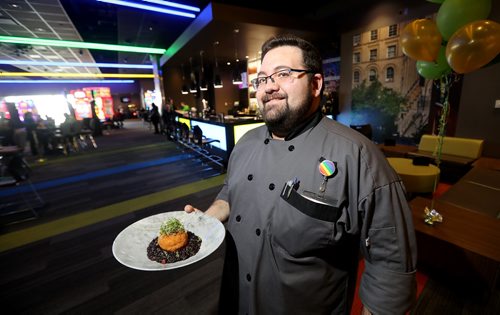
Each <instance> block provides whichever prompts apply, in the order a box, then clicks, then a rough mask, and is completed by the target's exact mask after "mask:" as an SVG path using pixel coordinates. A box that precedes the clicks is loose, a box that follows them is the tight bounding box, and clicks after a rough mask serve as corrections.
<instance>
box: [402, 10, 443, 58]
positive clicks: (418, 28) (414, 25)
mask: <svg viewBox="0 0 500 315" xmlns="http://www.w3.org/2000/svg"><path fill="white" fill-rule="evenodd" d="M400 41H401V50H402V51H403V53H404V54H405V55H407V56H408V57H410V58H413V59H415V60H424V61H434V60H436V58H437V56H438V54H439V47H441V35H440V34H439V30H438V28H437V26H436V23H435V22H434V21H432V20H430V19H419V20H415V21H413V22H411V23H410V24H408V25H406V26H405V27H404V28H403V30H402V31H401V35H400Z"/></svg>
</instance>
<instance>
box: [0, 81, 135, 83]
mask: <svg viewBox="0 0 500 315" xmlns="http://www.w3.org/2000/svg"><path fill="white" fill-rule="evenodd" d="M134 82H135V81H134V80H0V84H29V83H106V84H116V83H134Z"/></svg>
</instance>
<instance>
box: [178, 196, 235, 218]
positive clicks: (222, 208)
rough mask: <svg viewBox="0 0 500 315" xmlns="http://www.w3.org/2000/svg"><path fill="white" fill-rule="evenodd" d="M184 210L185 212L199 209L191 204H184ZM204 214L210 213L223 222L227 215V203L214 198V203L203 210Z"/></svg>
mask: <svg viewBox="0 0 500 315" xmlns="http://www.w3.org/2000/svg"><path fill="white" fill-rule="evenodd" d="M184 211H186V212H187V213H191V212H195V211H200V210H199V209H197V208H195V207H193V206H192V205H185V206H184ZM205 214H207V215H210V216H212V217H214V218H216V219H218V220H219V221H221V222H224V221H226V220H227V218H228V217H229V203H227V201H224V200H220V199H219V200H215V201H214V203H213V204H212V205H211V206H210V208H208V209H207V211H205Z"/></svg>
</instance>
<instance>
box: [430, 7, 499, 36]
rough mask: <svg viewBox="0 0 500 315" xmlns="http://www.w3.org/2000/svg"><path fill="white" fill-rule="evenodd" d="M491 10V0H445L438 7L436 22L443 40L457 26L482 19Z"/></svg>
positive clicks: (457, 27) (453, 31)
mask: <svg viewBox="0 0 500 315" xmlns="http://www.w3.org/2000/svg"><path fill="white" fill-rule="evenodd" d="M490 11H491V0H446V1H444V2H443V4H442V5H441V7H440V8H439V11H438V14H437V17H436V24H437V27H438V29H439V32H440V33H441V36H442V37H443V39H444V40H448V39H449V38H450V37H451V35H453V33H455V32H456V31H457V30H458V29H459V28H461V27H462V26H464V25H465V24H468V23H470V22H474V21H476V20H484V19H486V18H487V17H488V15H489V14H490Z"/></svg>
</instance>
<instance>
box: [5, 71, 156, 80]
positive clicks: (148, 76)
mask: <svg viewBox="0 0 500 315" xmlns="http://www.w3.org/2000/svg"><path fill="white" fill-rule="evenodd" d="M0 77H67V78H93V77H95V78H129V79H153V78H154V75H153V74H144V73H139V74H126V73H54V72H1V73H0Z"/></svg>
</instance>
